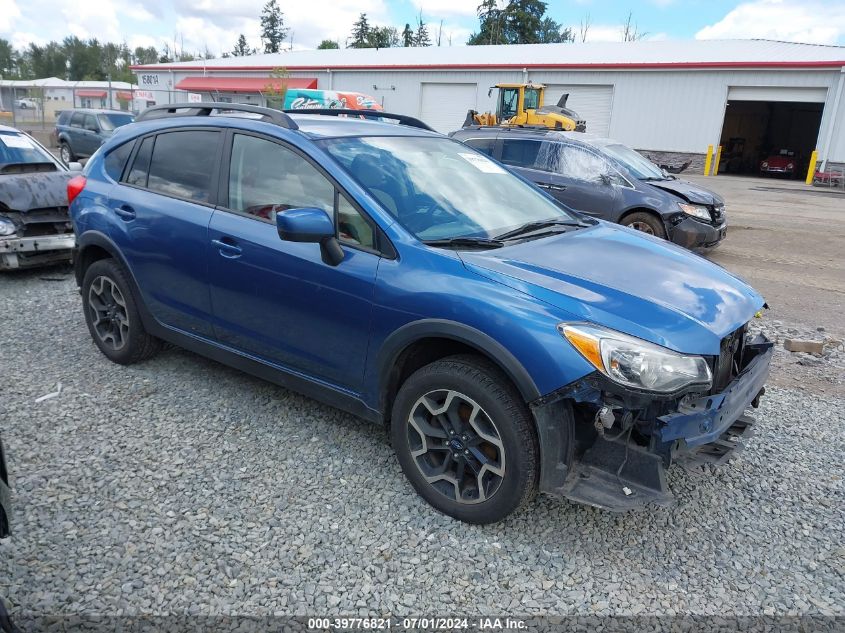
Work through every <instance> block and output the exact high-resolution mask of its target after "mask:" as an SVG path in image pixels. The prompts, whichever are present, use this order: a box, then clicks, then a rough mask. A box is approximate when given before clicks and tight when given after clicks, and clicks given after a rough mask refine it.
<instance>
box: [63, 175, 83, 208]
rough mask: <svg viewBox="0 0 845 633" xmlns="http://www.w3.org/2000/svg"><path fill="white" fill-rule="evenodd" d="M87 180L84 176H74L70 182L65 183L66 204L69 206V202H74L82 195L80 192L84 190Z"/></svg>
mask: <svg viewBox="0 0 845 633" xmlns="http://www.w3.org/2000/svg"><path fill="white" fill-rule="evenodd" d="M87 182H88V180H87V179H86V178H85V176H74V177H73V178H71V179H70V180H68V181H67V203H68V205H70V203H71V202H73V201H74V199H75V198H76V196H78V195H79V194H80V193H82V190H83V189H85V184H86V183H87Z"/></svg>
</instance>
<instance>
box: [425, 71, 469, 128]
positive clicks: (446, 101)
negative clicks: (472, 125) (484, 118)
mask: <svg viewBox="0 0 845 633" xmlns="http://www.w3.org/2000/svg"><path fill="white" fill-rule="evenodd" d="M421 91H422V94H421V96H420V101H421V103H420V118H421V119H422V120H423V121H425V122H426V123H428V124H429V125H430V126H431V127H433V128H434V129H435V130H437V131H438V132H443V133H444V134H445V133H447V132H452V131H454V130H457V129H460V127H461V125H462V124H463V122H464V119H466V116H467V111H468V110H476V109H477V106H476V100H477V96H478V85H477V84H452V83H448V84H447V83H442V84H435V83H424V84H421Z"/></svg>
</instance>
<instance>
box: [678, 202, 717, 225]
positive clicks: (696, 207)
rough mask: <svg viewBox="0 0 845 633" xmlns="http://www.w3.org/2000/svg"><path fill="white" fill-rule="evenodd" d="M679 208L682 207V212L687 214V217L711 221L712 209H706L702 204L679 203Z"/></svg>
mask: <svg viewBox="0 0 845 633" xmlns="http://www.w3.org/2000/svg"><path fill="white" fill-rule="evenodd" d="M678 206H679V207H681V211H683V212H684V213H686V214H687V215H691V216H692V217H694V218H700V219H702V220H707V221H710V209H708V208H707V207H704V206H702V205H700V204H687V203H685V202H679V203H678Z"/></svg>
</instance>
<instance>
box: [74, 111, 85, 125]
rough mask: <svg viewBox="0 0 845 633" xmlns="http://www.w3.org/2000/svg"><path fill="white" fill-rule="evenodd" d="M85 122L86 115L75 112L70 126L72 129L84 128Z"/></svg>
mask: <svg viewBox="0 0 845 633" xmlns="http://www.w3.org/2000/svg"><path fill="white" fill-rule="evenodd" d="M84 120H85V115H84V114H82V113H81V112H74V113H73V116H72V117H70V124H71V126H72V127H82V122H83V121H84Z"/></svg>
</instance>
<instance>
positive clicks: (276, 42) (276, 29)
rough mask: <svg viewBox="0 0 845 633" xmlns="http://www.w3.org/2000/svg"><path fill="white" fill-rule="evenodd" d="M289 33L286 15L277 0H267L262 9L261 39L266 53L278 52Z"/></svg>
mask: <svg viewBox="0 0 845 633" xmlns="http://www.w3.org/2000/svg"><path fill="white" fill-rule="evenodd" d="M287 35H288V29H287V28H286V27H285V16H284V14H283V13H282V10H281V9H280V8H279V3H278V2H277V0H267V4H265V5H264V8H263V9H261V41H262V42H263V43H264V52H265V53H278V52H279V50H281V47H282V43H283V42H284V41H285V38H286V37H287Z"/></svg>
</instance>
